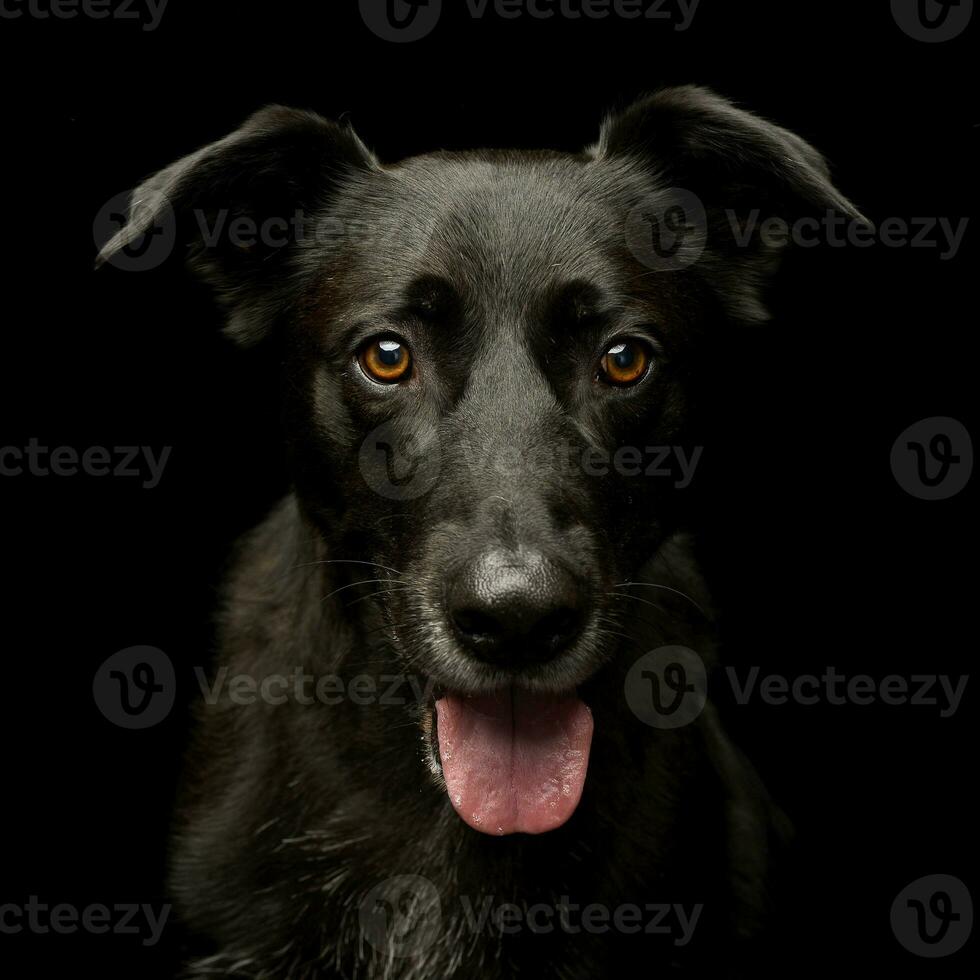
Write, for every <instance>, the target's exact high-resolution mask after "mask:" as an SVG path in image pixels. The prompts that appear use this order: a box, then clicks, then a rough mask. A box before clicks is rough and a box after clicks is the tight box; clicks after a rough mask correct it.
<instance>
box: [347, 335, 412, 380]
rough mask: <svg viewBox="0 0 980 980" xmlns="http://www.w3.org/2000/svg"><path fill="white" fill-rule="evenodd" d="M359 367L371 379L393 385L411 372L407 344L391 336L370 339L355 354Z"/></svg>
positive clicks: (410, 356) (409, 353)
mask: <svg viewBox="0 0 980 980" xmlns="http://www.w3.org/2000/svg"><path fill="white" fill-rule="evenodd" d="M357 360H358V363H359V364H360V365H361V369H362V370H363V371H364V373H365V374H366V375H367V376H368V377H369V378H370V379H371V380H372V381H378V382H380V383H381V384H386V385H393V384H397V383H398V382H399V381H404V380H405V379H406V378H408V377H409V376H410V375H411V373H412V354H411V352H410V351H409V349H408V345H407V344H403V343H402V342H401V341H400V340H396V339H395V338H393V337H383V338H381V339H375V340H370V341H368V343H366V344H365V345H364V346H363V347H362V348H361V350H360V353H358V355H357Z"/></svg>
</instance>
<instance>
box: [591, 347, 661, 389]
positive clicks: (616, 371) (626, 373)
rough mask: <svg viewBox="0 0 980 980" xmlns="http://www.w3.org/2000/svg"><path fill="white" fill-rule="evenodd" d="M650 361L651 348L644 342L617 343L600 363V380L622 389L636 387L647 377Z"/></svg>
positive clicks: (603, 356)
mask: <svg viewBox="0 0 980 980" xmlns="http://www.w3.org/2000/svg"><path fill="white" fill-rule="evenodd" d="M650 360H651V355H650V346H649V344H647V343H645V342H644V341H642V340H620V341H617V342H616V343H615V344H613V345H612V347H610V348H609V349H608V350H607V351H606V353H605V354H603V355H602V359H601V360H600V361H599V378H600V380H602V381H605V382H606V383H607V384H611V385H617V386H618V387H621V388H622V387H626V386H628V385H634V384H636V383H637V382H638V381H640V380H641V379H642V378H643V377H644V375H646V373H647V370H648V368H649V367H650Z"/></svg>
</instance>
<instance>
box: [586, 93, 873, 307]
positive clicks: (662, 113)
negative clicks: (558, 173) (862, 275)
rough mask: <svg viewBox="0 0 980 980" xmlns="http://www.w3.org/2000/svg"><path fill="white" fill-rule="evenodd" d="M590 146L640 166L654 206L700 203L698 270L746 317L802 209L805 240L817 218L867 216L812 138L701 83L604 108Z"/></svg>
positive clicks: (696, 206) (694, 207)
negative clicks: (650, 183) (836, 181)
mask: <svg viewBox="0 0 980 980" xmlns="http://www.w3.org/2000/svg"><path fill="white" fill-rule="evenodd" d="M589 152H590V153H591V155H592V157H593V158H594V159H595V160H596V161H603V160H605V161H616V160H621V161H626V160H628V161H632V162H633V163H639V164H640V165H641V166H643V167H645V168H647V169H648V171H649V172H650V174H651V177H652V178H653V179H654V181H655V184H656V188H659V190H656V189H654V190H652V194H653V195H654V196H656V195H657V194H662V195H663V199H662V201H661V203H660V204H659V205H655V207H656V208H657V209H658V210H660V211H662V210H663V209H664V208H665V207H667V206H668V205H669V202H670V201H672V200H673V201H675V202H676V201H678V200H679V201H680V203H681V206H682V207H683V208H684V209H685V210H686V212H687V217H688V219H690V218H691V212H692V211H695V212H697V214H696V215H695V216H694V218H695V223H696V224H698V225H700V226H701V227H699V228H696V229H694V232H695V234H694V237H695V239H697V240H696V241H695V242H694V244H695V245H696V246H697V247H696V249H695V251H696V252H697V255H698V258H697V260H696V263H695V262H692V264H696V265H697V267H698V268H697V269H696V270H695V271H698V270H702V271H704V272H705V273H706V275H707V277H708V279H709V280H710V281H711V284H712V285H713V286H714V288H715V289H716V290H717V291H718V292H719V294H720V295H721V297H722V299H723V302H724V303H725V305H726V306H727V308H728V310H729V312H730V313H731V314H733V315H734V316H735V317H736V318H738V319H742V320H746V321H748V322H762V321H765V320H767V319H768V318H769V316H768V313H767V312H766V310H765V308H764V306H763V304H762V301H761V297H760V290H761V287H762V286H763V285H764V284H765V282H766V281H767V279H768V278H769V276H770V275H771V274H772V273H773V272H774V271H775V268H776V265H777V264H778V259H779V256H780V253H781V252H782V251H783V249H784V248H785V246H786V245H788V244H791V243H792V242H793V240H794V238H796V237H797V236H798V235H799V234H800V231H799V230H800V229H802V227H803V226H802V225H801V224H800V222H801V219H810V223H809V225H808V226H807V229H808V235H807V239H808V241H812V240H814V237H815V236H816V238H817V239H818V240H819V235H820V232H819V229H818V228H817V230H816V232H814V228H815V227H817V226H814V225H813V223H812V219H814V218H816V219H818V220H825V219H826V218H827V216H828V214H833V213H837V214H839V215H842V216H843V217H845V218H846V219H850V220H854V221H860V222H866V219H864V218H863V216H862V215H861V214H860V212H859V211H858V210H857V208H856V207H855V206H854V205H853V204H852V203H851V202H850V201H849V200H848V199H847V198H846V197H845V196H844V195H843V194H841V193H840V191H838V190H837V189H836V188H835V187H834V185H833V183H832V182H831V178H830V171H829V169H828V167H827V163H826V161H825V160H824V158H823V156H822V155H821V154H820V153H819V152H818V151H817V150H815V149H814V148H813V147H812V146H810V144H809V143H807V142H806V141H805V140H803V139H801V138H800V137H799V136H797V135H796V134H795V133H791V132H789V131H788V130H786V129H783V128H781V127H780V126H776V125H774V124H773V123H770V122H767V121H766V120H764V119H760V118H759V117H758V116H754V115H752V114H751V113H749V112H746V111H744V110H742V109H739V108H737V107H736V106H734V105H733V104H732V103H731V102H728V101H727V100H726V99H723V98H721V97H720V96H718V95H715V94H714V93H713V92H711V91H710V90H708V89H705V88H701V87H699V86H694V85H689V86H680V87H677V88H669V89H664V90H662V91H660V92H657V93H655V94H653V95H649V96H646V97H644V98H642V99H640V100H639V101H637V102H635V103H633V104H632V105H631V106H629V107H628V108H626V109H624V110H623V111H621V112H618V113H614V114H612V115H610V116H609V117H607V118H606V120H605V122H604V123H603V126H602V131H601V134H600V138H599V141H598V143H597V144H596V145H595V146H593V147H591V148H590V150H589ZM678 191H679V196H676V194H675V196H672V194H671V192H678ZM769 219H777V221H778V224H777V225H776V227H775V228H774V227H773V225H772V224H771V223H770V224H769V225H767V224H766V222H767V221H768V220H769ZM702 249H703V252H702Z"/></svg>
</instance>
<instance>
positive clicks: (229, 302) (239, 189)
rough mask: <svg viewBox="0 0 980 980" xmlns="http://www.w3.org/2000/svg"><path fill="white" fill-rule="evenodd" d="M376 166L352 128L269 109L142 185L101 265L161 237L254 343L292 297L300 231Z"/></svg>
mask: <svg viewBox="0 0 980 980" xmlns="http://www.w3.org/2000/svg"><path fill="white" fill-rule="evenodd" d="M379 169H380V165H379V164H378V161H377V159H376V158H375V157H374V156H373V154H372V153H371V152H370V151H369V150H368V149H367V148H366V147H365V146H364V144H363V143H362V142H361V141H360V139H359V138H358V137H357V135H356V134H355V133H354V132H353V130H351V129H349V128H347V127H342V126H339V125H337V124H336V123H333V122H330V121H329V120H326V119H323V118H321V117H320V116H317V115H315V114H314V113H310V112H303V111H300V110H297V109H289V108H286V107H284V106H269V107H268V108H265V109H262V110H260V111H259V112H257V113H255V114H254V115H253V116H251V117H250V118H249V119H248V120H247V121H246V122H245V124H244V125H243V126H242V127H241V128H240V129H238V130H236V131H235V132H233V133H231V134H230V135H229V136H226V137H225V138H224V139H221V140H218V141H217V142H216V143H212V144H210V145H209V146H205V147H203V148H202V149H200V150H198V151H197V152H195V153H191V154H190V155H189V156H186V157H184V158H183V159H181V160H178V161H177V162H176V163H174V164H171V166H169V167H167V168H166V169H165V170H161V171H160V172H159V173H158V174H156V175H154V176H153V177H150V178H149V179H148V180H146V181H145V182H144V183H143V184H141V185H140V186H139V187H138V188H137V189H136V190H135V191H134V192H133V194H132V196H131V198H130V200H129V204H128V208H127V213H126V215H125V223H124V224H123V226H122V227H121V228H120V229H119V231H118V232H116V234H114V235H113V236H112V237H111V238H110V239H109V240H108V241H107V242H106V244H105V245H104V246H103V247H102V249H101V251H100V252H99V256H98V259H97V263H96V264H97V265H101V264H102V263H104V262H106V261H113V259H114V258H116V257H118V256H119V254H120V253H122V252H124V251H126V250H127V249H130V248H133V247H134V246H135V245H136V243H138V242H140V240H144V241H145V240H147V239H146V238H145V236H147V235H148V234H150V235H152V234H153V233H157V234H163V236H164V237H166V238H168V240H170V243H171V245H172V246H174V247H173V249H172V250H173V251H174V252H175V253H178V254H183V256H184V258H185V259H186V261H187V263H188V265H189V267H190V268H191V270H192V271H193V272H194V273H195V274H196V275H197V276H198V277H199V278H200V279H201V280H202V281H204V282H206V283H207V284H209V285H210V286H212V287H213V289H214V291H215V296H216V298H217V300H218V303H219V305H220V306H221V307H222V308H223V310H224V311H225V312H226V314H227V318H228V322H227V326H226V332H227V333H228V334H230V335H231V336H232V337H234V338H235V339H236V340H237V341H239V342H241V343H243V344H248V343H252V342H254V341H257V340H258V339H260V338H261V337H262V336H263V335H264V333H265V331H266V329H267V327H268V325H269V323H270V322H271V321H272V320H273V318H274V317H275V316H276V315H277V314H278V313H279V312H281V311H282V309H283V308H284V304H286V303H287V302H288V300H289V296H290V295H291V291H290V289H289V286H290V284H291V283H290V274H289V273H290V267H288V266H287V265H286V263H288V261H289V259H290V258H291V257H292V256H294V255H295V253H296V246H297V245H301V244H302V235H301V234H298V233H297V228H305V229H307V231H308V230H309V224H308V223H311V219H313V218H314V216H315V215H316V214H317V212H320V211H322V209H323V207H324V206H325V205H327V204H328V203H329V200H330V198H331V196H332V195H333V194H334V193H335V192H336V190H337V188H338V187H339V186H340V184H341V183H343V182H344V181H346V180H350V179H356V176H357V174H359V173H360V174H364V173H367V172H369V171H371V170H379ZM293 292H294V291H293Z"/></svg>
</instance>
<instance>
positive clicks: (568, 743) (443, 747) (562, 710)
mask: <svg viewBox="0 0 980 980" xmlns="http://www.w3.org/2000/svg"><path fill="white" fill-rule="evenodd" d="M435 707H436V719H437V731H438V744H439V755H440V759H441V763H442V770H443V775H444V777H445V780H446V787H447V789H448V791H449V798H450V800H451V801H452V804H453V807H455V809H456V812H457V813H458V814H459V815H460V817H461V818H462V819H463V820H464V821H465V822H466V823H467V824H468V825H469V826H470V827H472V828H473V829H474V830H479V831H482V832H483V833H486V834H498V835H503V834H513V833H525V834H540V833H544V832H545V831H548V830H554V829H555V828H556V827H560V826H561V825H562V824H563V823H565V821H566V820H568V818H569V817H570V816H571V815H572V814H573V813H574V812H575V808H576V807H577V806H578V803H579V800H580V799H581V796H582V789H583V787H584V785H585V774H586V770H587V769H588V765H589V748H590V746H591V744H592V712H591V711H590V710H589V708H588V707H587V706H586V704H585V703H584V702H583V701H582V700H581V699H580V698H578V697H577V696H576V695H574V694H572V695H567V694H566V695H555V694H537V693H531V692H529V691H524V690H521V689H519V688H516V687H511V688H507V689H505V690H502V691H498V692H496V693H494V694H487V695H473V696H470V695H462V694H443V695H442V696H441V697H439V698H438V700H437V701H436V705H435Z"/></svg>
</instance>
